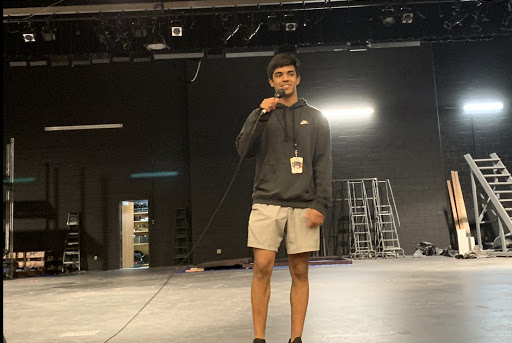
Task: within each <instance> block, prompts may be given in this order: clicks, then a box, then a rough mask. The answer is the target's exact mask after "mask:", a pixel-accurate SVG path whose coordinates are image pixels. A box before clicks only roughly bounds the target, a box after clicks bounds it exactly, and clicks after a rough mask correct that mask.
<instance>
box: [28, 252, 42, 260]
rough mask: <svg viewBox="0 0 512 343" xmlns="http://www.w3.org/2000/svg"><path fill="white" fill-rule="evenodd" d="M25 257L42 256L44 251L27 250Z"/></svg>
mask: <svg viewBox="0 0 512 343" xmlns="http://www.w3.org/2000/svg"><path fill="white" fill-rule="evenodd" d="M25 257H26V258H44V251H28V252H26V253H25Z"/></svg>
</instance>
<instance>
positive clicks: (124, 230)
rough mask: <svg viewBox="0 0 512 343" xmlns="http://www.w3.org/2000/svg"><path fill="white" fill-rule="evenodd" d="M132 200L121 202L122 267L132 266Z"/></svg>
mask: <svg viewBox="0 0 512 343" xmlns="http://www.w3.org/2000/svg"><path fill="white" fill-rule="evenodd" d="M133 212H134V211H133V202H129V203H128V204H126V205H125V204H121V241H122V250H121V255H122V268H133V266H134V263H133Z"/></svg>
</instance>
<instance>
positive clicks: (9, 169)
mask: <svg viewBox="0 0 512 343" xmlns="http://www.w3.org/2000/svg"><path fill="white" fill-rule="evenodd" d="M5 160H6V163H5V172H4V183H3V184H4V201H5V219H4V237H5V241H4V251H3V257H4V264H3V265H4V267H5V268H6V269H7V270H6V273H4V275H5V276H6V277H8V278H12V277H13V275H14V268H15V266H14V235H13V233H14V187H13V186H14V138H11V140H10V143H9V144H7V145H6V148H5Z"/></svg>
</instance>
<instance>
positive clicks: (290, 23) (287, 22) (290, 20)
mask: <svg viewBox="0 0 512 343" xmlns="http://www.w3.org/2000/svg"><path fill="white" fill-rule="evenodd" d="M284 27H285V29H286V31H289V32H290V31H296V30H297V20H296V19H295V15H294V14H285V15H284Z"/></svg>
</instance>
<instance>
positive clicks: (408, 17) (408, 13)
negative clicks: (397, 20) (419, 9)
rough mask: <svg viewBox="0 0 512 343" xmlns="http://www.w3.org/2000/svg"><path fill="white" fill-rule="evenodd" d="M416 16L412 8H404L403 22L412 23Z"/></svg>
mask: <svg viewBox="0 0 512 343" xmlns="http://www.w3.org/2000/svg"><path fill="white" fill-rule="evenodd" d="M413 18H414V13H413V12H412V10H411V9H410V8H407V7H406V8H402V24H411V23H412V20H413Z"/></svg>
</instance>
